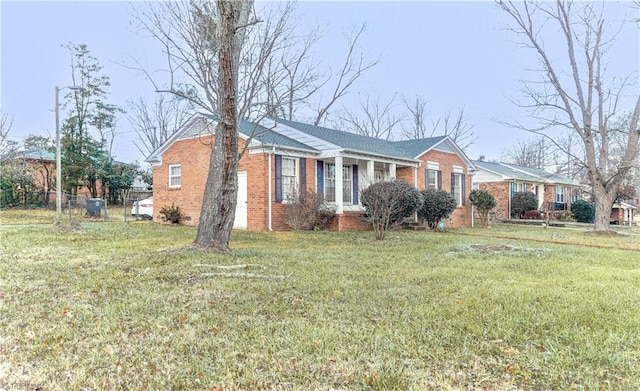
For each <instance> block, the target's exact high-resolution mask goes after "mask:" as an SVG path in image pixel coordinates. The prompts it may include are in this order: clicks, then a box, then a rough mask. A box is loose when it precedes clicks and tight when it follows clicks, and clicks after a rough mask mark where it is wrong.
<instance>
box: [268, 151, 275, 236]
mask: <svg viewBox="0 0 640 391" xmlns="http://www.w3.org/2000/svg"><path fill="white" fill-rule="evenodd" d="M275 153H276V147H275V146H274V147H272V149H271V153H269V154H268V156H269V163H268V164H267V171H268V174H267V177H268V180H267V194H269V195H268V196H267V202H268V204H269V206H268V207H267V210H268V212H267V213H268V216H267V222H268V227H267V229H268V230H269V231H273V224H272V220H273V212H272V206H271V202H272V196H271V179H272V178H271V175H272V174H271V159H272V157H273V156H274V155H275Z"/></svg>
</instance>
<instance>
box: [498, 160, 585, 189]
mask: <svg viewBox="0 0 640 391" xmlns="http://www.w3.org/2000/svg"><path fill="white" fill-rule="evenodd" d="M504 164H506V165H508V166H509V167H513V168H515V169H518V170H523V171H526V172H528V173H530V174H533V175H536V176H539V177H542V178H544V179H546V180H548V181H550V182H553V183H560V184H563V185H575V186H577V185H579V183H578V182H576V181H574V180H573V179H570V178H567V177H563V176H561V175H556V174H552V173H550V172H548V171H545V170H542V169H540V168H533V167H523V166H518V165H515V164H510V163H504Z"/></svg>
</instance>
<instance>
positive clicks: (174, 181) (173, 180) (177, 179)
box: [169, 164, 182, 188]
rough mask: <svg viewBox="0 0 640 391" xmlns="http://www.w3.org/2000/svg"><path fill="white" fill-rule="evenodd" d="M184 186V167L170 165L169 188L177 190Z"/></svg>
mask: <svg viewBox="0 0 640 391" xmlns="http://www.w3.org/2000/svg"><path fill="white" fill-rule="evenodd" d="M181 185H182V165H180V164H169V188H177V187H180V186H181Z"/></svg>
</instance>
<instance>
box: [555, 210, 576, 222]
mask: <svg viewBox="0 0 640 391" xmlns="http://www.w3.org/2000/svg"><path fill="white" fill-rule="evenodd" d="M558 220H560V221H576V220H575V219H574V218H573V214H572V213H571V211H570V210H563V211H562V212H560V213H558Z"/></svg>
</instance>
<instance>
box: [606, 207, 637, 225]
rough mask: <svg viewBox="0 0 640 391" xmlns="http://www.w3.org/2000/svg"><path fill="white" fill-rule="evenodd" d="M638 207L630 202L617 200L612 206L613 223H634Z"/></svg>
mask: <svg viewBox="0 0 640 391" xmlns="http://www.w3.org/2000/svg"><path fill="white" fill-rule="evenodd" d="M636 210H638V208H637V207H636V206H634V205H632V204H630V203H628V202H624V201H620V202H615V203H614V204H613V207H612V208H611V223H612V224H616V225H617V224H620V225H634V224H635V222H636V221H635V218H636Z"/></svg>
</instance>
